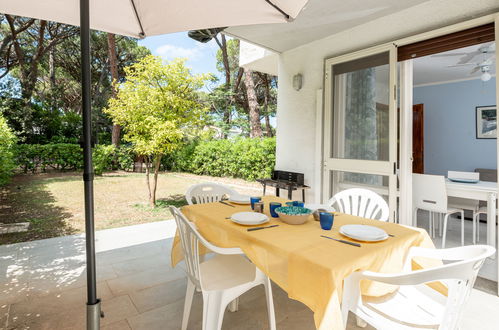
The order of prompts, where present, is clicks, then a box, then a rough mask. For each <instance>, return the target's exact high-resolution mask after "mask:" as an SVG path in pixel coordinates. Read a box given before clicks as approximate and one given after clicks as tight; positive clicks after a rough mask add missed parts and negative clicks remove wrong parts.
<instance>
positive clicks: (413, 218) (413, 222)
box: [412, 208, 418, 227]
mask: <svg viewBox="0 0 499 330" xmlns="http://www.w3.org/2000/svg"><path fill="white" fill-rule="evenodd" d="M412 225H413V226H414V227H417V226H418V209H417V208H415V209H414V215H413V217H412Z"/></svg>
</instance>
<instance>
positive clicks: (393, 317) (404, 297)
mask: <svg viewBox="0 0 499 330" xmlns="http://www.w3.org/2000/svg"><path fill="white" fill-rule="evenodd" d="M494 253H495V249H494V248H493V247H491V246H487V245H470V246H464V247H457V248H451V249H442V250H437V249H426V248H420V247H413V248H411V249H410V250H409V254H408V257H407V259H406V261H405V265H404V270H403V272H401V273H397V274H393V273H390V274H382V273H375V272H370V271H364V272H355V273H353V274H351V275H350V276H348V277H347V278H346V279H345V281H344V286H343V299H342V314H343V322H344V324H345V325H346V322H347V318H348V312H349V311H351V312H352V313H354V314H355V315H356V316H357V317H359V318H360V319H362V320H363V321H365V322H367V323H369V324H370V325H371V326H373V327H375V328H376V329H383V330H402V329H438V330H454V329H457V327H458V322H459V319H460V316H461V313H462V312H463V309H464V308H465V306H466V301H467V300H468V297H469V295H470V292H471V290H472V288H473V285H474V283H475V279H476V277H477V275H478V271H479V269H480V267H481V266H482V265H483V262H484V260H485V259H486V258H487V257H490V256H491V255H493V254H494ZM414 257H426V258H432V259H440V260H447V261H453V262H452V263H446V264H445V265H442V266H438V267H433V268H428V269H422V270H415V271H413V270H412V269H411V262H412V259H413V258H414ZM362 280H371V281H376V282H381V283H387V284H391V285H398V286H399V288H398V289H397V291H395V292H394V293H392V294H389V295H386V296H385V297H380V298H376V299H369V298H363V297H362V296H361V292H360V281H362ZM435 281H440V282H442V283H443V284H445V285H446V286H447V288H448V296H447V297H446V296H444V295H443V294H441V293H439V292H437V291H435V290H434V289H432V288H431V287H429V286H427V285H426V283H430V282H435Z"/></svg>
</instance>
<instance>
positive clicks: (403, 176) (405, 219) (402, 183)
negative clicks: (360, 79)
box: [315, 12, 499, 294]
mask: <svg viewBox="0 0 499 330" xmlns="http://www.w3.org/2000/svg"><path fill="white" fill-rule="evenodd" d="M494 22H495V39H496V41H499V12H497V13H493V14H489V15H485V16H482V17H478V18H474V19H471V20H467V21H464V22H460V23H456V24H452V25H448V26H445V27H441V28H438V29H434V30H430V31H427V32H424V33H419V34H415V35H411V36H408V37H404V38H400V39H397V40H394V41H392V42H389V43H386V44H382V45H378V46H373V47H369V48H366V49H363V50H361V51H352V52H351V53H347V54H343V55H341V54H338V55H340V56H337V58H343V59H344V60H349V59H353V58H354V57H355V56H356V55H357V54H359V53H361V52H362V53H364V54H368V53H369V52H371V54H374V53H376V52H379V50H380V49H381V48H382V47H386V45H391V44H394V45H395V46H396V47H400V46H404V45H408V44H411V43H415V42H419V41H423V40H426V39H431V38H434V37H438V36H442V35H446V34H449V33H453V32H457V31H461V30H465V29H469V28H473V27H477V26H480V25H484V24H488V23H494ZM324 61H327V58H326V59H325V60H324ZM496 63H499V52H496ZM399 65H400V67H399V70H400V89H399V98H400V109H401V111H400V118H399V125H400V150H399V152H400V153H399V155H400V160H399V173H398V178H399V197H400V199H399V212H398V217H399V222H400V223H402V224H406V225H412V87H413V86H412V61H411V60H407V61H403V62H399ZM326 72H327V67H326V66H325V65H324V71H323V74H324V79H323V85H322V87H323V89H322V100H323V101H322V102H321V103H322V104H319V102H318V103H317V106H318V107H319V106H321V109H318V110H317V115H318V116H320V119H321V123H322V124H324V123H325V122H326V118H325V117H326V111H325V110H326V109H325V103H326V102H325V100H326V98H327V97H328V95H327V93H326V91H325V88H324V87H325V86H327V84H326ZM409 101H410V102H409ZM496 104H497V105H499V83H496ZM403 109H406V110H405V111H404V110H403ZM408 110H411V111H408ZM319 129H320V131H321V136H322V139H321V143H322V145H324V143H325V138H324V135H325V128H324V126H323V125H321V126H320V127H319ZM497 149H498V153H497V154H498V155H497V157H498V161H497V162H498V165H499V139H498V140H497ZM317 160H318V161H317V164H316V167H315V168H316V171H317V173H318V174H317V176H316V178H317V180H320V187H319V188H318V189H317V191H318V192H320V195H318V197H319V198H318V201H320V202H322V203H324V202H326V200H325V199H326V195H325V194H324V193H323V192H324V185H325V184H324V183H325V177H323V175H322V174H323V172H324V167H325V164H324V154H323V152H322V153H321V154H320V157H317ZM498 175H499V166H498ZM497 236H498V237H499V226H498V235H497ZM498 294H499V287H498Z"/></svg>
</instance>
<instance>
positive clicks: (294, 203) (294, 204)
mask: <svg viewBox="0 0 499 330" xmlns="http://www.w3.org/2000/svg"><path fill="white" fill-rule="evenodd" d="M293 206H298V207H305V203H303V202H299V201H294V202H293Z"/></svg>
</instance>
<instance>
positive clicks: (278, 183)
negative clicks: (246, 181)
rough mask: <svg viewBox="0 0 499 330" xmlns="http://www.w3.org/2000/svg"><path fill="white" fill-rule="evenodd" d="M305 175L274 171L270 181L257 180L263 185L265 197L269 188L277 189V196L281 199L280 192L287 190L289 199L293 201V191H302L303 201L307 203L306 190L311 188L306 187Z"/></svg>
mask: <svg viewBox="0 0 499 330" xmlns="http://www.w3.org/2000/svg"><path fill="white" fill-rule="evenodd" d="M304 179H305V178H304V175H303V173H295V172H288V171H278V170H276V171H273V172H272V177H271V178H270V179H256V181H258V182H260V183H261V184H262V185H263V195H265V192H266V189H267V186H269V187H274V188H275V194H276V196H277V197H279V194H280V190H281V189H286V190H287V191H288V199H290V200H291V199H293V197H292V193H293V190H301V191H302V201H303V202H305V189H309V188H310V187H309V186H307V185H305V184H304V183H303V182H304Z"/></svg>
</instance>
